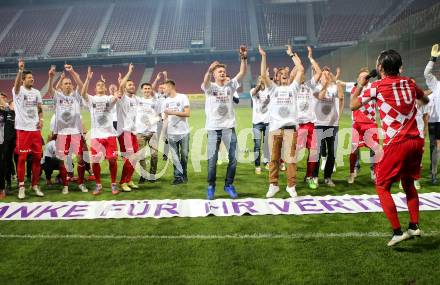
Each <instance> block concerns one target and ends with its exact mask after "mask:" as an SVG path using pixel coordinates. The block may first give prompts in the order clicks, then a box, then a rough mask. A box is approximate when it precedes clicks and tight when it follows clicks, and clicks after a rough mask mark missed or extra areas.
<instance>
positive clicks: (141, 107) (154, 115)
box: [135, 97, 162, 134]
mask: <svg viewBox="0 0 440 285" xmlns="http://www.w3.org/2000/svg"><path fill="white" fill-rule="evenodd" d="M161 109H162V106H161V102H159V100H157V99H156V98H154V97H151V98H148V99H147V98H143V97H139V98H138V102H137V111H136V112H137V115H136V124H135V129H136V131H135V132H136V134H148V133H155V132H157V123H158V122H159V121H160V120H161V117H160V112H161Z"/></svg>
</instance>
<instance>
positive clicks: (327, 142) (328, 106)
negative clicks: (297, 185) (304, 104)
mask: <svg viewBox="0 0 440 285" xmlns="http://www.w3.org/2000/svg"><path fill="white" fill-rule="evenodd" d="M316 89H317V91H319V93H318V98H316V97H315V99H314V100H315V105H314V106H315V114H316V124H315V131H316V136H317V141H318V149H319V156H318V165H319V161H320V160H321V157H322V156H323V146H324V147H325V150H326V152H327V159H326V163H325V168H324V183H325V184H326V185H327V186H328V187H335V183H334V182H333V180H332V174H333V168H334V166H335V158H336V148H337V136H338V130H339V119H340V117H341V115H342V110H343V106H344V90H343V88H342V85H341V84H337V83H336V81H335V79H334V76H333V74H332V73H331V72H330V69H329V68H328V67H324V68H323V71H322V75H321V79H320V83H319V84H318V86H317V87H316ZM318 173H319V167H315V170H314V173H313V176H314V180H315V183H316V184H318Z"/></svg>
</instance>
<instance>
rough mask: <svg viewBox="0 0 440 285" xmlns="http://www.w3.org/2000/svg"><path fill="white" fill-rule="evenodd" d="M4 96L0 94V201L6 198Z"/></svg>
mask: <svg viewBox="0 0 440 285" xmlns="http://www.w3.org/2000/svg"><path fill="white" fill-rule="evenodd" d="M5 97H6V96H3V92H0V200H3V199H4V198H5V197H6V191H5V187H6V160H5V151H4V148H5V145H4V142H5V123H6V116H7V114H6V107H7V106H8V105H7V102H6V98H5Z"/></svg>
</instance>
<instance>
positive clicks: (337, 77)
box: [335, 66, 341, 80]
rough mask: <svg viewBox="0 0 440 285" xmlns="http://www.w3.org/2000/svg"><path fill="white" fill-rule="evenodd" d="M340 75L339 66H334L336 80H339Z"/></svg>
mask: <svg viewBox="0 0 440 285" xmlns="http://www.w3.org/2000/svg"><path fill="white" fill-rule="evenodd" d="M340 76H341V68H340V67H339V66H338V67H336V76H335V78H336V80H339V77H340Z"/></svg>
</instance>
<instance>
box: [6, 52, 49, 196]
mask: <svg viewBox="0 0 440 285" xmlns="http://www.w3.org/2000/svg"><path fill="white" fill-rule="evenodd" d="M24 65H25V63H24V60H22V59H20V60H19V61H18V72H17V77H16V78H15V84H14V88H13V89H12V97H13V100H14V106H15V115H16V117H15V129H16V131H17V145H16V152H17V153H18V164H17V176H18V198H19V199H24V198H25V197H26V193H25V192H26V190H25V187H24V175H25V163H26V157H27V155H28V154H29V153H31V154H32V181H31V185H32V190H34V191H35V194H36V195H37V196H38V197H43V196H44V193H43V192H42V191H41V190H40V187H39V186H38V180H40V160H41V156H42V150H43V149H42V139H41V129H42V127H43V109H42V108H41V105H42V102H43V101H42V99H41V93H40V91H38V90H37V89H35V88H33V85H34V77H33V76H32V72H31V71H25V70H24Z"/></svg>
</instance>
